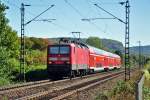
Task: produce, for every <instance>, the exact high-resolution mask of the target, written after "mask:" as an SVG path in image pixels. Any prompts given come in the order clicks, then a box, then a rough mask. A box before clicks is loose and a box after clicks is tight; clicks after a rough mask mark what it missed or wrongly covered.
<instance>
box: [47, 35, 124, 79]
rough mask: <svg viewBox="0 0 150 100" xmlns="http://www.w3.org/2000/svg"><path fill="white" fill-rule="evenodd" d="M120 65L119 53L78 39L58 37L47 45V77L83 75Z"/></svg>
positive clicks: (115, 67)
mask: <svg viewBox="0 0 150 100" xmlns="http://www.w3.org/2000/svg"><path fill="white" fill-rule="evenodd" d="M120 67H121V58H120V56H119V55H116V54H113V53H110V52H107V51H104V50H101V49H98V48H95V47H92V46H89V45H87V44H85V43H83V42H81V41H80V40H75V39H68V38H60V39H59V43H58V44H53V45H48V47H47V72H48V75H49V78H62V77H70V78H72V77H75V76H83V75H87V74H89V73H95V72H100V71H108V70H110V69H118V68H120Z"/></svg>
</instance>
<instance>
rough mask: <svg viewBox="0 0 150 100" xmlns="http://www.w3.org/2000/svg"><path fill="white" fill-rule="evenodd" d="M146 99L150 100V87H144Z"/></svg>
mask: <svg viewBox="0 0 150 100" xmlns="http://www.w3.org/2000/svg"><path fill="white" fill-rule="evenodd" d="M143 93H144V100H150V88H146V87H143Z"/></svg>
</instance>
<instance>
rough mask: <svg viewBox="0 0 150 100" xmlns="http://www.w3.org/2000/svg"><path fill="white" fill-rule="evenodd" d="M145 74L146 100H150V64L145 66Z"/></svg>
mask: <svg viewBox="0 0 150 100" xmlns="http://www.w3.org/2000/svg"><path fill="white" fill-rule="evenodd" d="M143 72H144V75H145V81H144V87H143V94H144V100H150V62H148V63H147V64H146V65H145V66H144V70H143Z"/></svg>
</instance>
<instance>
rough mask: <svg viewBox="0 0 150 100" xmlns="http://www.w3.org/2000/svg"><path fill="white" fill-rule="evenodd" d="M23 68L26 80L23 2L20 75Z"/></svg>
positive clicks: (22, 8) (22, 5) (22, 7)
mask: <svg viewBox="0 0 150 100" xmlns="http://www.w3.org/2000/svg"><path fill="white" fill-rule="evenodd" d="M22 70H23V74H24V75H23V79H24V80H25V38H24V4H23V3H22V4H21V47H20V75H21V74H22Z"/></svg>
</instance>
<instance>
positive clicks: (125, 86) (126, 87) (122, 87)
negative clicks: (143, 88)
mask: <svg viewBox="0 0 150 100" xmlns="http://www.w3.org/2000/svg"><path fill="white" fill-rule="evenodd" d="M121 92H123V93H131V94H134V87H132V86H131V85H130V84H129V83H126V82H125V81H118V82H117V85H116V86H115V87H114V89H113V90H112V94H111V95H112V96H113V95H117V94H119V93H121Z"/></svg>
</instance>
